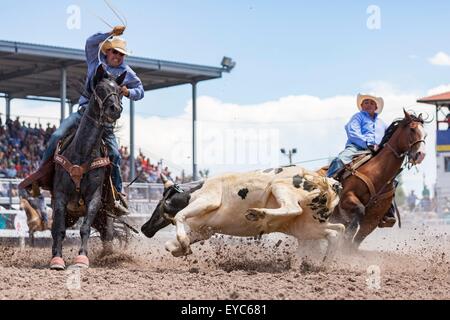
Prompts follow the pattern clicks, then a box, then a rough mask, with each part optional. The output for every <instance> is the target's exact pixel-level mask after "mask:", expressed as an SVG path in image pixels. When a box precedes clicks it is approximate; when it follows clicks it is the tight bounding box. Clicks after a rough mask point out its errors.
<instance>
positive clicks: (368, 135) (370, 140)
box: [345, 111, 386, 149]
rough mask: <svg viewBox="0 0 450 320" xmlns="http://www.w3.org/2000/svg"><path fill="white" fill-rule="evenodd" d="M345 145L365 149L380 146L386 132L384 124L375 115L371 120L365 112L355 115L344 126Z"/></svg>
mask: <svg viewBox="0 0 450 320" xmlns="http://www.w3.org/2000/svg"><path fill="white" fill-rule="evenodd" d="M345 131H346V132H347V137H348V140H347V144H346V146H348V145H350V144H354V145H356V146H358V147H360V148H363V149H367V147H368V146H370V145H375V144H380V142H381V140H382V139H383V136H384V133H385V131H386V124H385V123H384V121H383V120H381V119H380V118H379V117H378V114H377V113H375V117H374V118H372V117H371V116H370V114H369V113H368V112H366V111H360V112H358V113H356V114H355V115H354V116H353V117H352V118H351V119H350V121H349V122H348V123H347V124H346V126H345Z"/></svg>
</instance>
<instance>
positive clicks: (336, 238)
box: [323, 223, 345, 262]
mask: <svg viewBox="0 0 450 320" xmlns="http://www.w3.org/2000/svg"><path fill="white" fill-rule="evenodd" d="M344 232H345V227H344V225H343V224H340V223H337V224H331V223H327V224H326V229H325V237H326V239H327V241H328V247H327V252H326V253H325V256H324V257H323V262H329V261H330V260H331V259H332V258H333V257H334V256H335V255H336V252H337V250H338V248H339V242H340V240H341V238H342V235H343V234H344Z"/></svg>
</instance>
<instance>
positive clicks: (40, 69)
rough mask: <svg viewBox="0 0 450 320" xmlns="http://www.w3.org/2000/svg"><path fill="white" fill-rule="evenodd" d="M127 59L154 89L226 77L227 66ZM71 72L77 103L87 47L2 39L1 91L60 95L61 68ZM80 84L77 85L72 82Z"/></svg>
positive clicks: (73, 98) (16, 95) (19, 94)
mask: <svg viewBox="0 0 450 320" xmlns="http://www.w3.org/2000/svg"><path fill="white" fill-rule="evenodd" d="M126 62H127V64H128V65H130V67H132V68H133V70H134V71H135V72H136V73H137V74H138V76H139V78H140V79H141V81H142V84H143V85H144V90H146V91H147V90H154V89H161V88H167V87H172V86H176V85H181V84H188V83H193V82H199V81H204V80H211V79H217V78H221V77H222V72H223V71H225V70H224V69H223V68H217V67H208V66H201V65H194V64H186V63H178V62H171V61H164V60H155V59H148V58H140V57H133V56H130V57H127V58H126ZM62 68H64V69H65V70H66V72H67V80H68V86H67V99H68V100H69V101H70V102H72V103H74V104H75V103H77V101H78V99H79V97H80V93H79V90H80V89H81V88H80V86H79V84H80V83H81V84H84V82H85V79H86V58H85V53H84V50H80V49H69V48H61V47H52V46H44V45H36V44H28V43H20V42H11V41H0V92H4V93H6V94H8V95H9V96H10V97H11V98H26V97H27V96H39V97H49V98H60V97H61V92H60V86H61V69H62ZM71 84H76V85H74V86H73V85H71Z"/></svg>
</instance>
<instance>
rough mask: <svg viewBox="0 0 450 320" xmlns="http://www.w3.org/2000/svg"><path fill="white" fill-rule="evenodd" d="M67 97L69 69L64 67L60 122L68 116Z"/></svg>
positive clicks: (62, 72) (62, 70) (62, 71)
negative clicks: (66, 108)
mask: <svg viewBox="0 0 450 320" xmlns="http://www.w3.org/2000/svg"><path fill="white" fill-rule="evenodd" d="M66 99H67V69H66V68H62V69H61V119H60V123H61V122H63V120H64V119H65V117H66V110H65V107H66Z"/></svg>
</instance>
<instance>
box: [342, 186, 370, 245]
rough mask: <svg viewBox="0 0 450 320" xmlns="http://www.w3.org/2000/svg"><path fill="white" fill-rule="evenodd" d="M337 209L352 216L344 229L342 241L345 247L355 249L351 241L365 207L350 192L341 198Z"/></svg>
mask: <svg viewBox="0 0 450 320" xmlns="http://www.w3.org/2000/svg"><path fill="white" fill-rule="evenodd" d="M339 210H342V211H343V213H344V214H347V216H349V217H352V218H351V221H350V224H349V225H348V226H347V228H346V230H345V233H344V241H345V245H346V247H347V249H350V250H351V249H356V248H354V246H353V243H352V241H353V237H354V236H355V234H356V231H357V229H358V226H359V224H360V222H361V221H362V219H363V217H364V215H365V212H366V209H365V207H364V205H363V204H362V203H361V201H360V200H359V199H358V197H356V196H355V195H354V194H353V193H350V194H349V195H347V196H346V197H344V198H343V199H342V200H341V204H340V205H339Z"/></svg>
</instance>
